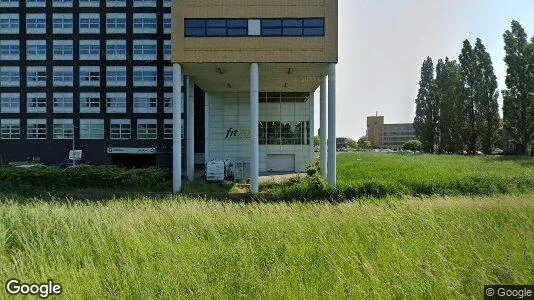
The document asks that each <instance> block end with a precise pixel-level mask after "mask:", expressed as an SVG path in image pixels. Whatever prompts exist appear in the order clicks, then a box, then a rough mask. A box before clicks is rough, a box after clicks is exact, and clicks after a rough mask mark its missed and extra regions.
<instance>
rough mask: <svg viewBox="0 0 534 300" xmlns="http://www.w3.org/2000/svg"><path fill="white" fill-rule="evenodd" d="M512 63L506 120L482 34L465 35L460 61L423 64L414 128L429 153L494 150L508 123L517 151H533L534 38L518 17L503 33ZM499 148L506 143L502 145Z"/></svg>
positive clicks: (505, 96)
mask: <svg viewBox="0 0 534 300" xmlns="http://www.w3.org/2000/svg"><path fill="white" fill-rule="evenodd" d="M504 42H505V51H506V57H505V59H504V60H505V62H506V64H507V67H508V68H507V76H506V86H507V89H505V90H503V91H502V95H503V103H504V104H503V122H502V123H501V119H500V116H499V103H498V98H499V92H498V90H497V77H496V76H495V73H494V71H493V64H492V61H491V57H490V54H489V53H488V52H487V51H486V48H485V46H484V44H483V43H482V41H481V40H480V39H477V40H476V42H475V46H474V47H473V46H472V45H471V43H470V42H469V40H465V41H464V43H463V48H462V51H461V54H460V56H459V57H458V61H456V60H450V59H449V58H445V60H442V59H439V60H438V62H437V64H436V68H435V72H434V64H433V62H432V59H431V58H430V57H429V58H427V59H426V60H425V61H424V62H423V66H422V68H421V81H420V82H419V92H418V95H417V99H415V102H416V115H415V119H414V129H415V134H416V137H417V139H418V140H420V141H421V143H422V145H423V151H425V152H429V153H435V152H437V153H463V152H464V151H466V152H468V153H476V152H477V151H482V152H483V153H486V154H490V153H492V152H493V149H494V148H495V147H496V144H497V141H499V140H500V138H499V134H500V128H501V127H503V126H504V128H505V130H506V131H507V132H508V133H509V135H510V137H511V139H512V142H513V143H514V145H515V147H516V150H517V152H519V153H521V154H527V153H528V146H529V143H531V142H532V140H533V139H534V38H533V39H532V41H531V42H530V43H529V42H528V38H527V35H526V33H525V30H524V29H523V27H521V25H520V24H519V23H518V22H517V21H513V22H512V30H511V31H510V30H507V31H506V32H505V34H504ZM498 146H499V148H500V147H502V145H498Z"/></svg>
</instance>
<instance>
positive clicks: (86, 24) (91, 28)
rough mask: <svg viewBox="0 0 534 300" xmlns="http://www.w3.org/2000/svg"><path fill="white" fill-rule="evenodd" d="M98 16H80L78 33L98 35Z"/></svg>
mask: <svg viewBox="0 0 534 300" xmlns="http://www.w3.org/2000/svg"><path fill="white" fill-rule="evenodd" d="M99 32H100V15H99V14H80V33H99Z"/></svg>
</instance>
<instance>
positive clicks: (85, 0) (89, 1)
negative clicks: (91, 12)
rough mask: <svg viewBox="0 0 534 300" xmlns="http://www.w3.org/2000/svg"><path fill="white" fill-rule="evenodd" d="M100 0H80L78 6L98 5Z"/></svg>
mask: <svg viewBox="0 0 534 300" xmlns="http://www.w3.org/2000/svg"><path fill="white" fill-rule="evenodd" d="M99 6H100V0H80V7H99Z"/></svg>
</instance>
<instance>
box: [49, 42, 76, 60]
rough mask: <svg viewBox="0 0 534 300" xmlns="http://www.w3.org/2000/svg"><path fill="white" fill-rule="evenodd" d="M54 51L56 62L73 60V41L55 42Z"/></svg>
mask: <svg viewBox="0 0 534 300" xmlns="http://www.w3.org/2000/svg"><path fill="white" fill-rule="evenodd" d="M52 49H53V50H52V55H53V59H54V60H72V57H73V55H74V45H73V42H72V40H54V41H53V45H52Z"/></svg>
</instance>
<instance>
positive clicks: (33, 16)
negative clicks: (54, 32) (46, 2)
mask: <svg viewBox="0 0 534 300" xmlns="http://www.w3.org/2000/svg"><path fill="white" fill-rule="evenodd" d="M30 20H40V21H41V22H39V23H36V25H43V24H44V27H43V26H39V27H30V24H29V23H30ZM43 20H44V23H43V22H42V21H43ZM26 33H27V34H46V14H27V15H26Z"/></svg>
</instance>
